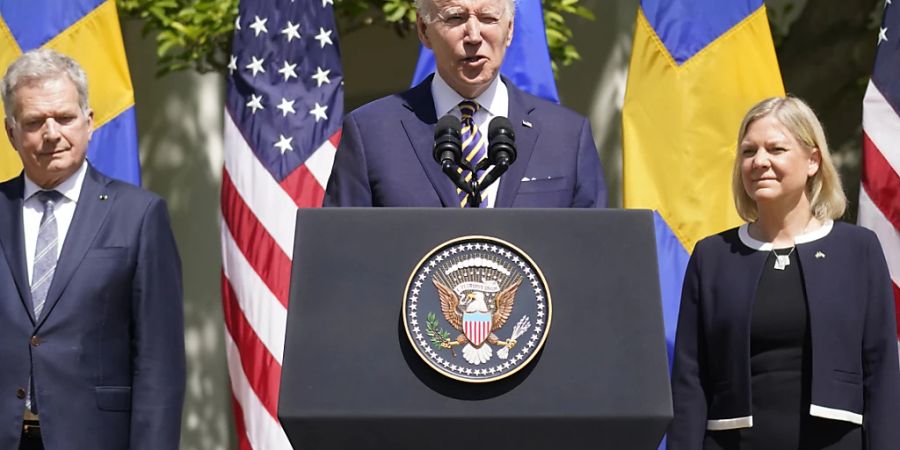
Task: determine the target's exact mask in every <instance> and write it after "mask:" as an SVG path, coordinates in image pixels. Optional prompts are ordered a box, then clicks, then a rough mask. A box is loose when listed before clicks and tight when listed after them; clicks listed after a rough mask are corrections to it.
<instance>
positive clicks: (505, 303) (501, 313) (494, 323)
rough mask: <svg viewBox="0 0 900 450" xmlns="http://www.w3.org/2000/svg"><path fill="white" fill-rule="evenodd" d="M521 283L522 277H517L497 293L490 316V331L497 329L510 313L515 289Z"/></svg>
mask: <svg viewBox="0 0 900 450" xmlns="http://www.w3.org/2000/svg"><path fill="white" fill-rule="evenodd" d="M521 284H522V278H517V279H516V281H514V282H513V283H512V284H511V285H509V287H507V288H505V289H503V290H502V291H500V292H499V293H497V297H496V301H495V305H496V308H495V309H494V315H493V316H492V317H491V331H496V330H499V329H500V328H501V327H502V326H503V324H505V323H506V321H507V320H508V319H509V315H510V314H512V310H513V305H514V304H515V303H516V290H518V289H519V285H521Z"/></svg>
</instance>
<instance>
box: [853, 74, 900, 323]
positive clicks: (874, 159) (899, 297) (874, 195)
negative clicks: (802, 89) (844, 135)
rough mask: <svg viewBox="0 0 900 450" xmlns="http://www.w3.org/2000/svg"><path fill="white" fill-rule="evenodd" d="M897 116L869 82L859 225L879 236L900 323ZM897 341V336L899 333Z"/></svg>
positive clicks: (899, 142)
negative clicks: (891, 282)
mask: <svg viewBox="0 0 900 450" xmlns="http://www.w3.org/2000/svg"><path fill="white" fill-rule="evenodd" d="M898 173H900V117H898V116H897V112H896V111H894V108H892V107H891V105H890V103H888V101H887V100H886V99H885V98H884V96H883V95H882V94H881V92H880V91H879V90H878V87H877V86H875V84H873V83H872V82H871V81H870V82H869V87H868V89H867V90H866V96H865V99H864V100H863V168H862V179H861V188H860V190H859V224H860V225H862V226H865V227H866V228H869V229H871V230H873V231H875V233H876V234H877V235H878V240H879V241H881V246H882V248H883V249H884V256H885V258H886V259H887V264H888V269H889V270H890V273H891V280H892V281H893V284H894V304H895V307H896V310H897V323H898V324H900V288H898V286H900V177H898ZM897 338H898V340H900V333H898V337H897Z"/></svg>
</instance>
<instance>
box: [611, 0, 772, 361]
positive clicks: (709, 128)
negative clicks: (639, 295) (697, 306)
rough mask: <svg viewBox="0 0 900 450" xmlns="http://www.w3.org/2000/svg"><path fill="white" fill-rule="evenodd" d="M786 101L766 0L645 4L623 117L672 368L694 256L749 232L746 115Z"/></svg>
mask: <svg viewBox="0 0 900 450" xmlns="http://www.w3.org/2000/svg"><path fill="white" fill-rule="evenodd" d="M776 95H784V87H783V85H782V81H781V74H780V72H779V70H778V61H777V60H776V58H775V49H774V46H773V44H772V36H771V33H770V30H769V23H768V20H767V18H766V9H765V5H763V0H642V1H641V6H640V10H639V11H638V16H637V24H636V26H635V33H634V48H633V50H632V56H631V64H630V69H629V72H628V84H627V88H626V93H625V103H624V107H623V111H622V121H623V136H624V137H623V139H624V149H623V177H624V201H625V207H627V208H648V209H653V210H655V211H656V232H657V245H658V251H659V265H660V283H661V286H660V287H661V290H662V294H663V316H664V319H665V324H666V338H667V341H668V344H669V356H670V361H671V352H672V344H673V342H674V339H675V324H676V322H677V318H678V305H679V301H680V297H681V284H682V278H683V277H684V271H685V268H686V267H687V261H688V255H689V254H690V252H691V251H692V250H693V248H694V244H695V243H696V242H697V241H698V240H700V239H702V238H703V237H705V236H707V235H710V234H714V233H717V232H719V231H722V230H725V229H727V228H730V227H733V226H736V225H738V224H739V223H740V219H739V218H738V215H737V212H736V211H735V208H734V203H733V201H732V195H731V170H732V164H733V162H734V157H735V152H736V143H737V133H738V128H739V127H740V123H741V119H742V118H743V116H744V114H745V113H746V111H747V110H748V109H749V108H750V106H752V105H753V104H754V103H756V102H757V101H759V100H762V99H763V98H766V97H771V96H776Z"/></svg>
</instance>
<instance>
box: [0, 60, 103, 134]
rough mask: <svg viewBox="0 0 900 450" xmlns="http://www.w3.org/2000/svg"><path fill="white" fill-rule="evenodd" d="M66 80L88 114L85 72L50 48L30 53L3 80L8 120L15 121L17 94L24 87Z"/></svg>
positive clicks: (0, 89)
mask: <svg viewBox="0 0 900 450" xmlns="http://www.w3.org/2000/svg"><path fill="white" fill-rule="evenodd" d="M62 76H67V77H69V80H71V81H72V83H74V84H75V89H76V90H77V91H78V106H80V107H81V110H82V111H83V112H84V113H85V114H87V112H88V111H89V110H90V106H88V83H87V75H86V74H85V73H84V69H82V68H81V66H80V65H78V63H77V62H75V60H74V59H72V58H69V57H68V56H66V55H63V54H62V53H59V52H57V51H55V50H51V49H48V48H39V49H35V50H30V51H27V52H25V53H24V54H22V56H20V57H19V58H18V59H16V60H15V61H13V63H12V64H10V66H9V68H8V69H7V70H6V75H4V77H3V80H2V81H0V98H2V99H3V111H4V113H5V114H6V118H7V119H9V120H11V121H15V117H13V106H14V105H15V104H16V90H17V89H19V88H20V87H22V86H26V85H29V84H34V83H41V82H44V81H47V80H56V79H59V78H60V77H62Z"/></svg>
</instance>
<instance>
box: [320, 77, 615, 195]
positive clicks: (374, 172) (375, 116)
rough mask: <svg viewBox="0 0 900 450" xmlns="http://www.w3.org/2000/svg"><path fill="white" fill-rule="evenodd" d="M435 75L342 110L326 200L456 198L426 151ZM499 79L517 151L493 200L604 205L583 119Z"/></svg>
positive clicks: (597, 164) (588, 129) (588, 130)
mask: <svg viewBox="0 0 900 450" xmlns="http://www.w3.org/2000/svg"><path fill="white" fill-rule="evenodd" d="M433 77H434V75H431V76H429V77H428V78H427V79H426V80H425V81H423V82H422V83H420V84H418V85H417V86H415V87H413V88H412V89H410V90H408V91H405V92H401V93H399V94H395V95H391V96H388V97H384V98H381V99H379V100H376V101H374V102H372V103H369V104H367V105H364V106H362V107H360V108H358V109H356V110H354V111H353V112H351V113H350V114H349V115H348V116H347V117H346V119H345V120H344V127H343V135H342V137H341V143H340V145H339V147H338V150H337V153H336V155H335V161H334V166H333V168H332V172H331V176H330V178H329V180H328V184H327V188H326V191H325V201H324V204H325V206H410V207H458V206H459V199H458V195H457V193H456V186H455V185H454V184H453V182H452V181H450V179H449V178H448V177H447V176H446V175H445V174H444V173H443V172H442V171H441V167H440V165H439V164H438V163H437V162H435V160H434V158H433V157H432V147H433V145H434V126H435V124H436V123H437V119H438V118H437V116H436V114H435V106H434V99H433V98H432V95H431V83H432V79H433ZM503 81H504V82H505V84H506V87H507V90H508V92H509V119H510V122H512V125H513V128H514V131H515V134H516V147H517V150H518V157H517V159H516V161H515V162H514V163H513V164H512V165H511V166H510V168H509V170H508V171H507V172H506V173H505V174H504V175H503V176H502V177H501V178H500V181H499V182H500V185H499V187H498V193H497V198H496V201H495V206H496V207H500V208H502V207H558V208H568V207H605V206H606V187H605V185H604V181H603V172H602V170H601V167H600V158H599V156H598V155H597V148H596V147H595V146H594V138H593V135H592V134H591V127H590V124H589V123H588V121H587V119H585V118H584V117H582V116H581V115H579V114H577V113H575V112H573V111H571V110H569V109H567V108H565V107H562V106H560V105H557V104H555V103H551V102H548V101H546V100H543V99H540V98H538V97H535V96H533V95H531V94H527V93H525V92H523V91H522V90H520V89H518V88H517V87H516V86H514V85H513V83H512V82H510V81H509V80H507V79H505V78H504V80H503ZM486 131H487V130H482V132H483V133H486Z"/></svg>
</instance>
